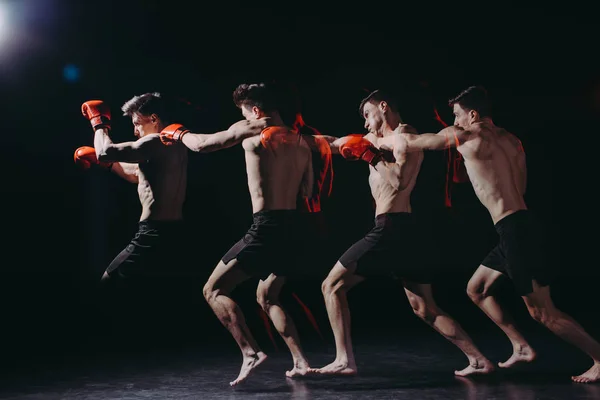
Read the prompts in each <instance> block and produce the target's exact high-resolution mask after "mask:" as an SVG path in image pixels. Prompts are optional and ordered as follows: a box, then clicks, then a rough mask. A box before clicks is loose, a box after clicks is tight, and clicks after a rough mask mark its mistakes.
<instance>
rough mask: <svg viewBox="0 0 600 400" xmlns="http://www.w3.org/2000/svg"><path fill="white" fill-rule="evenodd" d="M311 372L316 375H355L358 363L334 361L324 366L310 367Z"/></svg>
mask: <svg viewBox="0 0 600 400" xmlns="http://www.w3.org/2000/svg"><path fill="white" fill-rule="evenodd" d="M309 372H310V373H312V374H316V375H342V376H353V375H356V374H357V373H358V370H357V368H356V363H354V362H352V363H349V362H341V361H334V362H332V363H331V364H329V365H326V366H324V367H323V368H316V369H315V368H310V369H309Z"/></svg>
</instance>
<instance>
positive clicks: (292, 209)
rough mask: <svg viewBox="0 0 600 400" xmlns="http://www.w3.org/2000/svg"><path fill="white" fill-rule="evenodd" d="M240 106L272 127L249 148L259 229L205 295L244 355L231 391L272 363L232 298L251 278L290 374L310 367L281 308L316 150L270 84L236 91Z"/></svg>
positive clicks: (198, 140)
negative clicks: (285, 114)
mask: <svg viewBox="0 0 600 400" xmlns="http://www.w3.org/2000/svg"><path fill="white" fill-rule="evenodd" d="M233 99H234V102H235V104H236V105H237V106H238V107H239V108H240V109H241V112H242V115H243V116H244V117H245V118H246V120H247V123H248V124H254V123H256V121H260V120H264V119H265V118H267V117H270V119H271V122H272V125H273V126H271V127H269V128H268V129H265V130H264V131H262V133H260V135H255V136H249V137H246V138H245V139H243V141H242V146H243V148H244V150H245V157H246V172H247V175H248V188H249V190H250V197H251V200H252V211H253V222H254V223H253V224H252V226H251V227H250V229H249V230H248V232H247V233H246V234H245V235H244V237H243V238H242V239H241V240H240V241H239V242H237V243H236V244H235V245H233V247H232V248H231V249H230V250H229V251H228V252H227V253H226V254H225V255H224V256H223V258H222V259H221V261H220V262H219V263H218V265H217V266H216V268H215V269H214V271H213V273H212V274H211V276H210V277H209V278H208V281H207V282H206V284H205V286H204V289H203V293H204V297H205V298H206V301H207V302H208V304H209V306H210V307H211V308H212V309H213V311H214V312H215V314H216V316H217V317H218V318H219V320H220V321H221V323H222V324H223V325H224V326H225V327H226V328H227V329H228V330H229V332H230V333H231V335H232V336H233V338H234V339H235V341H236V342H237V344H238V346H239V347H240V350H241V351H242V357H243V361H242V367H241V370H240V373H239V375H238V377H237V378H236V379H235V380H234V381H232V382H230V385H231V386H235V385H238V384H240V383H242V382H244V381H245V380H246V379H247V378H248V376H249V375H250V373H251V372H252V371H253V370H254V369H255V368H256V367H258V366H259V365H260V364H261V363H263V362H264V361H265V360H266V358H267V355H266V354H265V353H264V352H263V351H262V350H261V349H260V348H259V346H258V344H257V342H256V340H255V339H254V337H253V336H252V334H251V333H250V331H249V329H248V326H247V325H246V322H245V319H244V316H243V314H242V312H241V309H240V308H239V306H238V305H237V304H236V303H235V302H234V301H233V299H232V298H231V297H230V293H231V291H232V290H233V289H234V288H235V287H236V286H237V285H239V284H240V283H242V282H243V281H245V280H247V279H249V278H251V277H258V278H260V282H259V285H258V288H257V299H258V302H259V303H260V304H261V306H262V307H263V309H264V310H265V312H266V313H267V314H268V315H269V317H270V318H271V320H272V321H273V324H274V325H275V328H276V329H277V331H278V332H279V333H280V335H281V336H282V338H283V339H284V341H285V342H286V344H287V346H288V347H289V349H290V352H291V354H292V357H293V361H294V368H293V369H292V370H291V371H288V372H287V373H286V374H287V375H288V376H296V375H298V374H305V373H306V371H307V370H308V368H309V366H308V362H307V361H306V358H305V357H304V355H303V354H302V350H301V348H300V345H299V343H298V334H297V332H296V328H295V326H294V324H293V322H292V320H291V319H290V317H289V315H288V314H287V313H286V312H285V311H284V310H283V308H282V307H281V304H280V302H279V292H280V290H281V288H282V286H283V284H284V278H283V276H284V275H287V273H288V272H290V267H292V266H293V264H292V261H293V260H292V259H291V258H290V257H293V256H294V253H296V251H298V250H301V248H300V249H299V248H298V246H297V243H296V239H297V228H298V226H299V223H300V222H299V218H298V211H297V199H298V196H299V195H301V196H302V197H307V198H310V197H311V190H312V185H313V181H312V180H313V171H312V162H311V150H310V148H309V147H308V145H307V144H306V142H305V141H304V140H303V139H302V137H301V136H300V135H299V134H298V133H297V132H295V131H293V130H292V129H291V128H289V127H288V126H286V124H285V123H284V121H283V120H282V119H281V116H280V115H279V112H278V109H277V104H276V103H277V100H276V96H275V95H274V94H273V92H272V91H271V89H270V88H269V87H268V86H265V85H264V84H251V85H248V84H242V85H239V86H238V87H237V88H236V90H235V91H234V93H233ZM291 122H293V121H291ZM291 122H288V124H289V125H291V124H292V123H291ZM207 139H209V138H208V137H206V138H203V137H200V136H197V135H191V134H186V135H184V136H183V138H182V141H183V143H184V144H185V145H186V146H188V147H189V148H190V149H191V150H196V151H197V150H198V149H202V146H201V144H202V143H203V141H204V140H207Z"/></svg>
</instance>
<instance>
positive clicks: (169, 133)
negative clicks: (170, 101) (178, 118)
mask: <svg viewBox="0 0 600 400" xmlns="http://www.w3.org/2000/svg"><path fill="white" fill-rule="evenodd" d="M189 132H190V130H189V129H187V128H185V127H184V126H183V125H181V124H171V125H169V126H167V127H166V128H165V129H163V130H162V131H161V132H160V141H161V142H163V144H164V145H165V146H171V145H172V144H173V143H177V142H181V139H182V138H183V135H185V134H186V133H189Z"/></svg>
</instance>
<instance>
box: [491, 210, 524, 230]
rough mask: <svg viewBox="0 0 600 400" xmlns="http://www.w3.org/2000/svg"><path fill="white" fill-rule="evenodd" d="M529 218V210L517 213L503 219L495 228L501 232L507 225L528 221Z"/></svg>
mask: <svg viewBox="0 0 600 400" xmlns="http://www.w3.org/2000/svg"><path fill="white" fill-rule="evenodd" d="M528 216H529V210H519V211H515V212H514V213H512V214H509V215H507V216H506V217H504V218H502V219H501V220H500V221H498V222H496V225H494V227H495V228H496V230H498V231H501V230H503V229H504V227H505V226H506V225H508V224H511V223H513V221H518V220H522V219H526V218H527V217H528Z"/></svg>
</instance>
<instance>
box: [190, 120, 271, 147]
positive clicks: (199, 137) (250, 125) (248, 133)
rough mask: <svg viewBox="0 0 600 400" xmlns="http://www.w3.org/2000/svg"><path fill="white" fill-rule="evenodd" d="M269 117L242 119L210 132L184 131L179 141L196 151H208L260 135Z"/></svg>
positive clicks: (267, 123) (230, 145)
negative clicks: (251, 119) (250, 119)
mask: <svg viewBox="0 0 600 400" xmlns="http://www.w3.org/2000/svg"><path fill="white" fill-rule="evenodd" d="M269 120H270V119H269V118H261V119H258V120H254V121H247V120H242V121H238V122H236V123H235V124H233V125H231V126H230V127H229V129H227V130H225V131H221V132H217V133H212V134H204V133H186V134H185V135H183V136H182V138H181V142H182V143H183V144H184V145H185V146H186V147H187V148H188V149H190V150H192V151H194V152H198V153H209V152H212V151H217V150H221V149H226V148H228V147H232V146H235V145H236V144H239V143H241V142H242V141H243V140H244V139H246V138H249V137H252V136H256V135H260V133H261V132H262V131H263V130H264V129H265V128H267V127H269V125H270V124H269Z"/></svg>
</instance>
